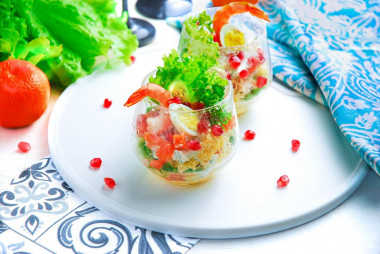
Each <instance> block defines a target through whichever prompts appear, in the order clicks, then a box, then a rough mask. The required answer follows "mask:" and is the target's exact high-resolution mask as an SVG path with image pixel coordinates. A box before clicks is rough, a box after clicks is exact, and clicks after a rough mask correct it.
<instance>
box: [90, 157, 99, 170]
mask: <svg viewBox="0 0 380 254" xmlns="http://www.w3.org/2000/svg"><path fill="white" fill-rule="evenodd" d="M101 165H102V159H100V158H93V159H92V160H91V161H90V166H91V167H93V168H94V169H98V168H100V166H101Z"/></svg>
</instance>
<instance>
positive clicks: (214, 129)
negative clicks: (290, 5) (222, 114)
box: [211, 124, 223, 136]
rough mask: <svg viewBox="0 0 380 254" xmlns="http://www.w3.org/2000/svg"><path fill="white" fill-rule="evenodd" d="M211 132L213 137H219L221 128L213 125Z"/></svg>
mask: <svg viewBox="0 0 380 254" xmlns="http://www.w3.org/2000/svg"><path fill="white" fill-rule="evenodd" d="M211 132H212V135H214V136H220V135H222V134H223V128H222V126H220V125H217V124H215V125H213V126H212V127H211Z"/></svg>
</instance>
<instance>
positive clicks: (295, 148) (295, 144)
mask: <svg viewBox="0 0 380 254" xmlns="http://www.w3.org/2000/svg"><path fill="white" fill-rule="evenodd" d="M300 145H301V142H299V141H298V140H297V139H293V140H292V150H293V152H297V151H298V149H299V148H300Z"/></svg>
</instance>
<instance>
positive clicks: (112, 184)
mask: <svg viewBox="0 0 380 254" xmlns="http://www.w3.org/2000/svg"><path fill="white" fill-rule="evenodd" d="M104 183H105V184H106V185H107V186H108V188H110V189H113V188H114V187H115V186H116V182H115V180H113V179H112V178H110V177H105V178H104Z"/></svg>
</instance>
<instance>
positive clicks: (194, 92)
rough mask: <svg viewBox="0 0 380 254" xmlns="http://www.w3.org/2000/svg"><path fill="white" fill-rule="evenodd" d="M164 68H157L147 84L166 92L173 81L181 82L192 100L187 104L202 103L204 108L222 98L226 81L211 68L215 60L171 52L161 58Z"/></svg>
mask: <svg viewBox="0 0 380 254" xmlns="http://www.w3.org/2000/svg"><path fill="white" fill-rule="evenodd" d="M162 60H163V62H164V66H161V67H158V68H157V72H156V75H155V76H151V77H150V78H149V82H152V83H156V84H159V85H161V86H162V87H164V88H165V89H166V90H168V87H169V85H170V84H171V83H172V82H173V81H175V80H181V81H183V82H184V83H185V84H186V86H187V88H188V90H189V92H190V95H189V97H190V98H192V99H191V101H189V102H202V103H204V104H205V106H207V107H209V106H213V105H215V104H216V103H218V102H220V101H221V100H223V98H224V90H225V87H226V85H228V81H227V80H226V79H223V78H221V77H220V76H219V75H218V74H217V73H215V72H214V71H210V68H211V67H214V66H218V65H219V62H218V61H217V59H215V58H212V57H209V56H207V55H201V56H195V55H193V56H189V55H186V54H185V55H183V56H182V57H179V55H178V53H177V51H175V50H172V51H171V52H170V54H169V55H168V56H164V57H163V59H162Z"/></svg>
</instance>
